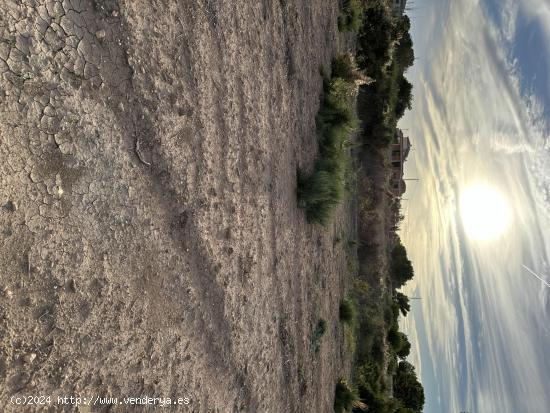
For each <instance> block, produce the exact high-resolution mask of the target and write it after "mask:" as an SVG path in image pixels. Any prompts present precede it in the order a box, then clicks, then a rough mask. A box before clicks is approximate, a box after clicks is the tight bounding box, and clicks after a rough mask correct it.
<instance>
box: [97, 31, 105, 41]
mask: <svg viewBox="0 0 550 413" xmlns="http://www.w3.org/2000/svg"><path fill="white" fill-rule="evenodd" d="M106 35H107V33H105V30H103V29H101V30H98V31H97V32H95V37H97V38H98V39H99V40H103V39H105V36H106Z"/></svg>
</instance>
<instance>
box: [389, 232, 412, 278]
mask: <svg viewBox="0 0 550 413" xmlns="http://www.w3.org/2000/svg"><path fill="white" fill-rule="evenodd" d="M390 272H391V276H392V280H393V282H394V287H395V288H400V287H402V286H403V285H405V283H406V282H407V281H409V280H412V278H413V276H414V270H413V266H412V263H411V261H410V260H409V258H408V257H407V250H406V249H405V247H404V246H403V244H401V242H398V243H397V244H396V245H395V246H394V247H393V250H392V252H391V261H390Z"/></svg>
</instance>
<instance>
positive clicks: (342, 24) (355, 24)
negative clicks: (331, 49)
mask: <svg viewBox="0 0 550 413" xmlns="http://www.w3.org/2000/svg"><path fill="white" fill-rule="evenodd" d="M363 13H364V7H363V2H362V0H344V4H343V7H342V11H341V13H340V16H339V17H338V29H339V30H340V31H341V32H357V31H359V29H360V28H361V26H362V24H363Z"/></svg>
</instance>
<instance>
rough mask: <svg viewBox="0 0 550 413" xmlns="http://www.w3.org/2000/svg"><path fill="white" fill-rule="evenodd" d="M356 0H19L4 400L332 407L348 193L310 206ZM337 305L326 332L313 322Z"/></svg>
mask: <svg viewBox="0 0 550 413" xmlns="http://www.w3.org/2000/svg"><path fill="white" fill-rule="evenodd" d="M337 16H338V4H337V2H336V1H334V0H312V1H307V2H306V1H302V0H280V1H267V0H263V1H245V0H239V1H226V0H184V1H183V0H182V1H154V0H149V1H145V0H126V1H123V0H121V1H119V2H117V1H115V0H95V2H94V1H90V0H89V1H85V0H63V1H52V0H47V1H39V0H1V1H0V176H1V180H0V205H2V206H3V207H2V208H0V242H1V253H0V289H1V294H0V402H1V405H2V406H3V407H2V411H8V412H10V411H17V412H20V411H51V412H55V411H98V412H99V411H109V412H126V411H149V410H153V409H152V408H146V407H143V406H141V407H135V408H131V409H130V408H129V407H128V406H119V405H116V404H113V405H111V406H95V407H89V406H79V407H76V406H64V407H62V406H59V405H57V404H55V403H52V405H51V406H50V407H49V408H44V407H39V406H25V407H22V406H15V405H12V404H10V397H11V396H13V395H50V396H52V398H54V397H57V395H64V396H70V395H75V396H81V397H95V396H102V397H118V398H122V397H125V396H134V397H138V396H142V395H148V396H151V397H155V396H156V397H173V398H176V397H189V398H190V399H191V403H190V405H189V406H180V407H175V408H172V411H194V412H195V411H196V412H206V411H214V412H238V411H239V412H251V413H264V412H268V413H269V412H274V413H279V412H281V413H283V412H284V413H287V412H331V411H332V402H333V397H334V385H335V383H336V380H337V379H338V377H339V376H346V375H347V374H348V372H349V366H350V361H349V360H347V359H346V356H345V354H346V352H345V345H344V341H343V336H342V330H341V327H340V325H339V321H338V306H339V303H340V299H341V297H342V295H343V293H344V290H345V289H346V277H347V270H346V254H345V249H344V248H343V247H342V244H343V243H338V242H335V240H336V239H337V238H341V239H345V237H346V235H345V234H347V233H349V231H350V225H351V224H350V222H351V221H352V220H351V218H350V214H349V211H348V209H347V208H348V207H347V206H346V207H342V208H341V209H340V211H339V213H338V215H337V219H336V220H335V222H334V225H333V227H332V228H330V229H328V230H322V229H321V228H319V227H316V226H313V225H310V224H308V223H307V222H306V220H305V216H304V213H303V211H302V210H300V209H298V208H297V203H296V168H297V167H298V166H301V167H305V168H310V167H311V166H312V164H313V159H314V156H315V151H316V132H315V114H316V112H317V109H318V107H319V97H320V94H321V92H322V78H321V76H320V66H321V65H324V66H325V67H329V65H330V59H331V57H332V56H333V55H334V54H335V53H336V50H337V48H338V47H339V46H338V44H340V43H343V42H342V41H341V39H340V40H339V39H338V36H339V34H338V30H337V23H336V22H337ZM320 318H324V319H326V320H327V322H328V331H327V334H326V335H325V336H324V337H323V339H322V341H321V348H320V351H319V353H315V352H314V351H313V345H312V337H313V331H314V329H315V326H316V324H317V322H318V320H319V319H320Z"/></svg>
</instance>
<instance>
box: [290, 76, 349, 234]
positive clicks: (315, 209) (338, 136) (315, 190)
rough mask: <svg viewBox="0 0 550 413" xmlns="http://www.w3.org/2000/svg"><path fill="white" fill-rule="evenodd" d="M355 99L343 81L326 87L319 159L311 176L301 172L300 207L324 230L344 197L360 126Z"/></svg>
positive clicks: (320, 117) (336, 80)
mask: <svg viewBox="0 0 550 413" xmlns="http://www.w3.org/2000/svg"><path fill="white" fill-rule="evenodd" d="M352 97H353V85H352V84H350V83H349V82H346V81H345V80H344V79H342V78H333V79H332V80H331V81H330V82H328V83H327V90H326V93H325V96H324V98H323V101H322V103H321V108H320V109H319V113H318V114H317V129H318V131H319V135H320V139H319V158H318V159H317V161H316V162H315V167H314V170H313V173H312V174H311V175H310V176H306V175H305V174H304V173H303V172H302V171H298V202H299V206H301V207H303V208H304V209H305V211H306V216H307V219H308V220H309V221H310V222H314V223H318V224H320V225H322V226H325V227H326V226H328V225H329V223H330V220H331V218H332V214H333V212H334V209H335V208H336V207H337V206H338V204H339V203H340V202H341V201H342V199H343V198H344V194H345V187H346V171H347V169H348V164H349V162H350V156H349V144H350V142H349V139H350V136H351V135H352V133H354V131H355V130H356V128H357V123H358V121H357V116H356V114H355V107H354V105H353V103H352Z"/></svg>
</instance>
